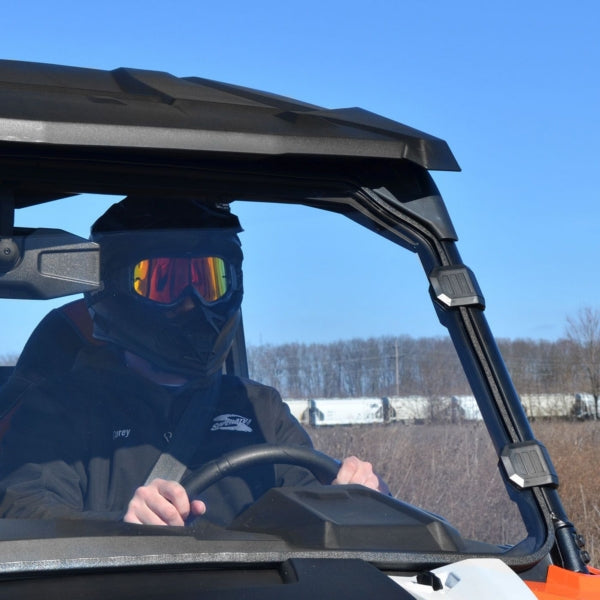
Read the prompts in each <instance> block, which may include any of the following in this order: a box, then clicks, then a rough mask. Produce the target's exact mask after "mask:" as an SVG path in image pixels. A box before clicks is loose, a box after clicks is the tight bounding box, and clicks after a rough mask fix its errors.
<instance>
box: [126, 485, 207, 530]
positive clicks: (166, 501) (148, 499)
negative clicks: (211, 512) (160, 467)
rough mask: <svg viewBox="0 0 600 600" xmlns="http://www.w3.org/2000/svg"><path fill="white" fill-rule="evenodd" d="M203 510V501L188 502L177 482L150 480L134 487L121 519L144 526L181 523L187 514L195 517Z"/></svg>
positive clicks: (184, 492) (204, 509)
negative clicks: (133, 492) (148, 482)
mask: <svg viewBox="0 0 600 600" xmlns="http://www.w3.org/2000/svg"><path fill="white" fill-rule="evenodd" d="M205 512H206V505H205V504H204V502H202V500H192V502H190V501H189V499H188V496H187V493H186V491H185V489H184V488H183V486H182V485H181V484H180V483H177V482H176V481H167V480H165V479H154V480H153V481H152V482H151V483H150V484H148V485H143V486H141V487H139V488H138V489H137V490H135V494H134V495H133V498H132V499H131V500H130V501H129V506H128V507H127V512H126V513H125V516H124V517H123V521H125V522H126V523H142V524H144V525H184V524H185V520H186V519H187V518H188V517H189V515H190V513H191V514H192V515H194V516H197V515H203V514H204V513H205Z"/></svg>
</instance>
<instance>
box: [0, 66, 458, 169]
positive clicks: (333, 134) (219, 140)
mask: <svg viewBox="0 0 600 600" xmlns="http://www.w3.org/2000/svg"><path fill="white" fill-rule="evenodd" d="M0 143H25V144H52V145H62V146H78V147H83V146H88V147H89V146H94V147H104V148H107V149H108V148H113V149H114V148H123V149H125V148H129V149H131V148H144V149H162V150H169V149H171V150H178V151H191V152H204V153H205V152H210V153H214V154H217V155H223V154H228V153H235V154H241V155H254V156H260V155H262V156H273V155H296V156H298V155H311V156H323V157H364V158H379V159H408V160H410V161H412V162H414V163H417V164H418V165H420V166H422V167H425V168H426V169H434V170H458V169H459V167H458V164H457V162H456V160H455V158H454V156H453V155H452V153H451V151H450V149H449V148H448V146H447V144H446V142H445V141H443V140H441V139H439V138H436V137H433V136H431V135H428V134H426V133H423V132H421V131H417V130H415V129H412V128H410V127H407V126H406V125H402V124H401V123H397V122H395V121H392V120H390V119H386V118H384V117H382V116H379V115H377V114H374V113H371V112H368V111H366V110H362V109H360V108H344V109H331V110H330V109H324V108H321V107H319V106H314V105H311V104H306V103H304V102H300V101H298V100H293V99H291V98H285V97H282V96H277V95H274V94H270V93H267V92H262V91H257V90H253V89H249V88H244V87H239V86H235V85H229V84H225V83H219V82H216V81H211V80H208V79H201V78H198V77H183V78H180V77H175V76H173V75H170V74H168V73H164V72H158V71H147V70H139V69H128V68H119V69H115V70H113V71H102V70H98V69H86V68H77V67H66V66H58V65H50V64H40V63H29V62H19V61H8V60H3V61H0Z"/></svg>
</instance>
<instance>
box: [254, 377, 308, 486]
mask: <svg viewBox="0 0 600 600" xmlns="http://www.w3.org/2000/svg"><path fill="white" fill-rule="evenodd" d="M254 385H255V386H256V388H255V389H254V390H252V391H251V392H250V394H249V396H250V398H252V399H253V404H254V406H255V411H256V414H257V416H258V418H259V422H260V425H261V428H262V431H263V435H264V437H265V441H266V442H267V443H269V444H281V445H284V446H304V447H307V448H313V443H312V440H311V439H310V436H309V435H308V433H307V432H306V430H305V429H304V428H303V427H302V425H301V424H300V423H299V422H298V420H297V419H296V418H295V417H294V416H293V415H292V413H291V412H290V408H289V406H288V405H287V404H286V403H285V402H284V401H283V400H282V398H281V395H280V394H279V392H278V391H277V390H275V389H274V388H272V387H268V386H263V385H260V384H254ZM275 477H276V480H277V485H278V486H306V485H315V484H318V481H317V479H316V477H315V476H314V475H313V474H312V473H310V472H309V471H308V470H306V469H304V468H302V467H296V466H293V465H276V466H275Z"/></svg>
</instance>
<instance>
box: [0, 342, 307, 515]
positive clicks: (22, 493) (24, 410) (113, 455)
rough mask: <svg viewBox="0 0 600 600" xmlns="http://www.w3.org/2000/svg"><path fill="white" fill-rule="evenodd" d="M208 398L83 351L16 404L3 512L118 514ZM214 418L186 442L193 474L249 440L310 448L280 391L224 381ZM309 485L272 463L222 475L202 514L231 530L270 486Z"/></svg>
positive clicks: (195, 386) (115, 356)
mask: <svg viewBox="0 0 600 600" xmlns="http://www.w3.org/2000/svg"><path fill="white" fill-rule="evenodd" d="M211 385H215V382H214V381H213V382H211ZM208 393H209V389H207V384H206V382H191V383H189V384H187V385H185V386H183V387H181V388H173V389H169V388H166V387H163V386H160V385H157V384H154V383H152V382H151V381H149V380H148V379H146V378H144V377H141V376H139V375H138V374H136V373H135V372H134V371H131V370H129V369H127V367H126V366H125V365H124V364H123V361H122V359H121V356H120V354H119V353H118V352H114V351H111V350H109V349H107V348H99V349H96V348H95V349H88V350H85V351H83V352H82V353H81V355H80V356H79V358H78V361H77V362H76V364H75V366H74V368H73V369H72V370H71V371H70V372H69V373H67V374H66V375H63V376H60V377H57V378H55V379H51V380H50V379H49V380H47V381H45V382H43V383H39V384H37V385H32V386H29V388H27V389H26V390H25V392H24V393H23V394H22V397H21V398H20V399H19V406H18V408H17V410H16V411H15V413H14V415H13V417H12V420H11V423H10V427H9V429H8V431H7V433H6V434H5V436H4V438H3V440H2V446H1V448H0V515H1V516H4V517H25V518H61V517H65V518H106V519H120V518H122V516H123V515H124V514H125V512H126V509H127V505H128V503H129V500H130V499H131V497H132V496H133V494H134V492H135V489H136V488H137V487H138V486H140V485H143V483H144V481H145V479H146V477H147V476H148V474H149V473H150V471H151V470H152V467H153V466H154V464H155V463H156V461H157V459H158V457H159V455H160V454H161V452H162V451H164V450H167V449H168V448H169V444H170V443H171V436H172V435H173V432H174V431H175V429H176V426H177V422H178V419H179V418H180V417H181V415H182V414H183V413H184V411H185V408H186V406H187V404H188V403H189V402H203V401H205V399H206V397H207V394H208ZM211 413H212V414H210V415H207V417H208V418H207V419H205V420H204V423H203V425H202V426H199V427H198V429H197V430H195V431H194V434H193V439H189V444H192V445H193V446H194V451H193V452H192V453H191V456H192V458H191V460H187V461H186V464H188V466H189V467H190V469H191V470H194V469H195V468H197V467H199V466H201V465H203V464H204V463H206V462H207V461H208V460H211V459H213V458H216V457H218V456H221V455H222V454H223V453H225V452H227V451H228V450H232V449H235V448H239V447H242V446H248V445H251V444H258V443H263V442H268V443H280V444H291V445H302V446H309V447H310V446H311V442H310V438H309V437H308V435H307V434H306V432H305V431H304V430H303V429H302V427H301V426H300V425H299V423H298V422H297V421H296V419H294V417H293V416H292V415H291V414H290V411H289V409H288V407H287V405H286V404H285V403H284V402H283V401H282V400H281V397H280V395H279V394H278V392H277V391H276V390H274V389H273V388H270V387H267V386H264V385H261V384H258V383H256V382H253V381H250V380H244V379H240V378H237V377H233V376H226V375H225V376H222V377H220V381H219V393H218V395H217V399H216V404H215V406H214V408H213V409H212V411H211ZM186 414H188V413H186ZM190 438H192V436H190ZM312 482H314V478H313V477H312V475H310V474H308V473H307V472H306V471H304V470H303V469H300V468H297V467H285V466H277V467H273V466H270V465H267V466H260V467H253V468H251V469H248V470H246V471H245V472H244V473H242V474H240V475H238V476H234V477H228V478H225V479H223V480H222V481H221V482H218V483H217V484H215V485H213V486H211V487H209V488H208V489H207V490H206V491H205V492H203V493H202V494H201V495H200V496H199V497H200V498H201V499H202V500H204V501H205V503H206V505H207V513H206V518H209V519H210V520H211V521H213V522H215V523H219V524H226V523H228V522H230V521H231V519H232V518H233V517H234V516H235V515H236V514H238V513H239V512H241V510H243V509H244V508H245V507H246V506H248V505H249V504H251V503H252V502H253V501H255V500H256V499H257V498H258V497H259V496H261V495H262V494H263V493H264V492H265V491H266V490H267V489H269V488H270V487H273V486H280V485H306V484H310V483H312Z"/></svg>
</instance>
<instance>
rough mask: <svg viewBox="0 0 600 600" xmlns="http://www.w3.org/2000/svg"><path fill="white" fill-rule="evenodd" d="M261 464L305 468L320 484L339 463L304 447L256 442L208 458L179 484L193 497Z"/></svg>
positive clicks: (334, 473) (329, 479) (331, 477)
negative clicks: (219, 482)
mask: <svg viewBox="0 0 600 600" xmlns="http://www.w3.org/2000/svg"><path fill="white" fill-rule="evenodd" d="M263 464H284V465H295V466H297V467H304V468H305V469H308V470H309V471H310V472H311V473H312V474H313V475H314V476H315V477H316V478H317V479H318V480H319V482H320V483H324V484H329V483H331V482H332V481H333V480H334V479H335V478H336V476H337V472H338V471H339V469H340V464H341V463H340V462H339V461H337V460H335V459H334V458H331V457H330V456H327V455H326V454H323V453H322V452H319V451H317V450H314V449H313V448H308V447H306V446H282V445H279V444H257V445H254V446H246V447H245V448H239V449H237V450H232V451H231V452H227V453H225V454H223V456H220V457H219V458H216V459H215V460H211V461H210V462H208V463H206V464H205V465H203V466H202V467H201V468H200V469H199V470H198V471H195V472H194V473H192V474H191V475H189V476H188V477H186V478H185V479H184V480H183V481H182V482H181V485H183V487H184V488H185V490H186V492H187V494H188V496H189V497H190V498H193V497H194V496H197V495H198V494H199V493H200V492H202V491H203V490H205V489H206V488H207V487H209V486H211V485H213V483H216V482H217V481H220V480H221V479H223V477H227V476H228V475H231V474H232V473H234V472H235V471H239V470H240V469H245V468H247V467H253V466H255V465H263Z"/></svg>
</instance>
